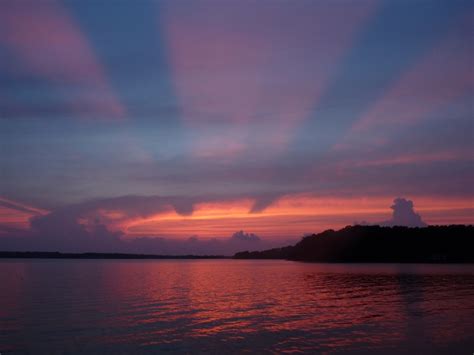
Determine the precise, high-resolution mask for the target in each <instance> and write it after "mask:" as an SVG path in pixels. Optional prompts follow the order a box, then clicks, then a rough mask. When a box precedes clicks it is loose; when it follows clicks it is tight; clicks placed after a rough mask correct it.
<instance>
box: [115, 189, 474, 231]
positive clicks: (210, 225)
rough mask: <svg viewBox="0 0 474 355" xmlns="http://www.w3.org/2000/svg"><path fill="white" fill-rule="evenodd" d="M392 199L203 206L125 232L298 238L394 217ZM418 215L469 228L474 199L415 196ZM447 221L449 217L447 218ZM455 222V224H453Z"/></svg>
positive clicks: (131, 223) (140, 221) (306, 198)
mask: <svg viewBox="0 0 474 355" xmlns="http://www.w3.org/2000/svg"><path fill="white" fill-rule="evenodd" d="M392 200H393V197H376V198H356V197H354V198H324V197H323V198H318V197H314V196H310V195H292V196H286V197H283V198H281V199H279V200H277V201H276V202H275V203H273V204H272V205H271V206H269V207H268V208H267V209H265V210H264V211H263V212H261V213H249V210H250V209H251V206H252V204H253V200H251V199H242V200H235V201H231V202H213V203H199V204H197V205H195V208H194V212H193V214H192V215H189V216H181V215H178V214H177V213H175V212H173V211H168V212H165V213H161V214H156V215H153V216H150V217H148V218H134V219H131V220H128V221H124V223H123V224H122V227H123V228H124V231H125V233H126V234H127V236H129V237H136V236H144V235H148V236H153V235H157V236H169V237H174V238H187V237H189V236H191V235H196V234H197V235H199V236H201V237H225V236H228V235H230V234H232V233H233V232H235V231H236V230H240V229H245V230H249V231H252V232H253V233H256V234H258V235H260V236H262V237H268V238H288V237H299V236H301V235H303V234H306V233H313V232H318V231H321V230H324V229H328V228H339V227H343V226H345V225H348V224H352V223H353V222H354V221H362V220H368V221H371V222H376V221H380V220H383V219H386V218H388V217H389V216H390V214H391V210H390V209H389V206H390V204H391V201H392ZM413 200H414V201H415V203H416V210H417V211H418V212H420V213H421V214H422V215H423V217H424V219H425V220H426V221H427V222H428V223H431V224H437V223H438V224H439V223H442V221H449V220H450V219H449V217H447V216H449V215H450V214H451V213H452V212H453V211H455V212H457V213H458V214H459V213H461V215H462V216H463V217H462V218H463V220H465V221H466V223H472V222H473V221H472V210H473V209H474V206H473V203H472V201H471V200H470V199H446V198H436V197H423V196H419V197H414V198H413ZM443 216H445V217H443ZM452 222H455V219H451V223H452Z"/></svg>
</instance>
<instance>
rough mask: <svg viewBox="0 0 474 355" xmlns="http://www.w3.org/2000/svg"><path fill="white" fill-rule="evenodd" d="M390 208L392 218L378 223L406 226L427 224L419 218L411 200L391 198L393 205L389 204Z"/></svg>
mask: <svg viewBox="0 0 474 355" xmlns="http://www.w3.org/2000/svg"><path fill="white" fill-rule="evenodd" d="M390 208H391V209H392V210H393V215H392V218H391V219H389V220H388V221H385V222H382V223H380V225H383V226H406V227H426V226H427V224H426V223H425V222H423V220H422V219H421V216H420V215H419V214H418V213H416V212H415V210H414V205H413V201H411V200H407V199H405V198H403V197H398V198H396V199H395V200H393V205H392V206H390Z"/></svg>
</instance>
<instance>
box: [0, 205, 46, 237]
mask: <svg viewBox="0 0 474 355" xmlns="http://www.w3.org/2000/svg"><path fill="white" fill-rule="evenodd" d="M48 212H49V211H47V210H45V209H42V208H37V207H34V206H31V205H27V204H24V203H21V202H17V201H13V200H10V199H7V198H3V197H0V227H2V226H3V227H7V228H13V229H25V230H26V229H28V228H29V227H30V218H31V217H34V216H39V215H45V214H47V213H48ZM0 233H2V228H0Z"/></svg>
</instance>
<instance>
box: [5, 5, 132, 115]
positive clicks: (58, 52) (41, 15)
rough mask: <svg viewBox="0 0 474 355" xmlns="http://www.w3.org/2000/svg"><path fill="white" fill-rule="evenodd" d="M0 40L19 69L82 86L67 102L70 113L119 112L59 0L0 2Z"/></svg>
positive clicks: (91, 54) (99, 69) (84, 41)
mask: <svg viewBox="0 0 474 355" xmlns="http://www.w3.org/2000/svg"><path fill="white" fill-rule="evenodd" d="M0 43H3V44H5V45H6V46H8V47H9V48H10V49H11V50H12V51H13V53H14V54H15V55H16V57H17V58H18V63H19V64H20V65H19V66H18V67H19V68H22V69H23V70H26V71H29V72H30V73H31V74H33V75H35V76H37V77H41V78H45V79H47V80H49V81H51V82H53V83H56V84H68V85H72V86H73V87H74V88H75V89H77V88H85V89H86V90H87V91H86V92H87V94H86V96H85V97H84V99H83V100H80V101H81V102H79V103H77V102H78V101H76V102H74V103H71V104H70V105H71V109H72V110H74V111H75V112H84V111H92V112H95V113H97V114H98V115H100V116H102V117H104V118H114V119H117V118H121V117H123V115H124V113H125V109H124V107H123V106H122V105H121V103H120V102H119V101H118V99H117V98H116V96H115V95H114V93H113V90H112V88H111V87H110V85H109V83H108V80H107V78H106V75H105V73H104V69H103V67H102V66H101V64H100V63H99V61H98V59H97V58H96V56H95V54H94V51H93V49H92V48H91V46H90V45H89V43H88V40H87V38H86V37H85V35H84V34H83V33H82V31H81V29H80V27H79V25H78V24H77V23H76V22H75V21H74V18H73V17H72V16H71V15H70V14H69V12H68V11H67V9H66V8H65V7H64V6H62V5H61V4H60V3H59V2H57V1H53V0H47V1H40V2H24V1H2V2H0ZM83 106H87V107H83Z"/></svg>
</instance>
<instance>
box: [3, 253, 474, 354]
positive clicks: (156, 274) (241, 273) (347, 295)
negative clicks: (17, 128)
mask: <svg viewBox="0 0 474 355" xmlns="http://www.w3.org/2000/svg"><path fill="white" fill-rule="evenodd" d="M0 285H1V292H0V352H1V353H2V354H3V353H8V352H10V351H12V352H32V353H35V354H37V353H59V352H66V353H78V352H83V353H130V352H135V353H136V352H143V353H147V352H165V351H166V352H202V353H209V352H212V353H224V352H225V353H237V352H239V353H240V352H245V351H247V352H258V353H266V352H272V353H281V352H292V351H301V352H313V353H314V352H329V353H343V352H359V353H368V352H369V353H374V354H381V353H384V354H387V353H394V354H395V353H397V354H398V353H414V352H418V353H420V354H422V353H423V354H424V353H449V354H456V353H460V354H471V353H472V352H473V351H474V338H473V337H472V334H474V266H472V265H471V266H469V265H467V266H466V265H396V264H388V265H365V264H308V263H297V262H289V261H263V260H136V261H134V260H26V259H9V260H8V259H5V260H0Z"/></svg>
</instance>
